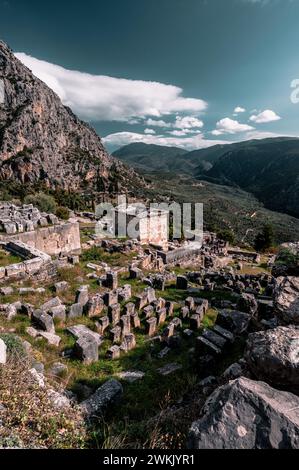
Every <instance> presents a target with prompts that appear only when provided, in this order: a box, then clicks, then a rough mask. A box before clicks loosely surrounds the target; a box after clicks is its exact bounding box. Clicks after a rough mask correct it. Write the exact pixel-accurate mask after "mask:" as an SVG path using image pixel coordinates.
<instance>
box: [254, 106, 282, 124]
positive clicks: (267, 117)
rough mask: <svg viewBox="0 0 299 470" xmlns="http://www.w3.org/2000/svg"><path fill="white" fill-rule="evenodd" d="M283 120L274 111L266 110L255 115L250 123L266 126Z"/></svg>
mask: <svg viewBox="0 0 299 470" xmlns="http://www.w3.org/2000/svg"><path fill="white" fill-rule="evenodd" d="M280 119H281V117H280V116H278V115H277V114H276V113H275V112H274V111H272V110H271V109H266V110H265V111H262V112H261V113H259V114H253V115H252V116H251V117H250V121H252V122H256V123H257V124H264V123H266V122H273V121H279V120H280Z"/></svg>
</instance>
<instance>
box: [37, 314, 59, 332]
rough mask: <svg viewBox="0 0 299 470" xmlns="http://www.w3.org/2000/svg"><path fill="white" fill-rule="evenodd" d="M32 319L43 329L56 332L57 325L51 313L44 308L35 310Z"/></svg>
mask: <svg viewBox="0 0 299 470" xmlns="http://www.w3.org/2000/svg"><path fill="white" fill-rule="evenodd" d="M32 321H33V323H35V324H36V325H37V327H38V328H40V329H42V330H43V331H46V332H47V333H53V334H55V326H54V322H53V318H52V317H51V315H48V314H47V313H45V312H43V311H42V310H34V312H33V314H32Z"/></svg>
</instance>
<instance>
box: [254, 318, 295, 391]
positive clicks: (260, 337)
mask: <svg viewBox="0 0 299 470" xmlns="http://www.w3.org/2000/svg"><path fill="white" fill-rule="evenodd" d="M245 358H246V361H247V363H248V366H249V368H250V370H251V371H252V372H253V373H254V375H255V376H256V377H257V378H258V379H260V380H264V381H266V382H269V383H271V384H272V385H274V386H277V387H279V388H282V389H284V390H290V391H294V392H299V360H298V358H299V328H295V327H294V328H292V327H290V328H286V327H278V328H276V329H274V330H268V331H260V332H258V333H252V334H251V335H249V337H248V341H247V347H246V351H245Z"/></svg>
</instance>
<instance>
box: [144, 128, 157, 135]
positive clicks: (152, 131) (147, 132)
mask: <svg viewBox="0 0 299 470" xmlns="http://www.w3.org/2000/svg"><path fill="white" fill-rule="evenodd" d="M144 133H145V134H148V135H155V134H156V131H154V129H145V130H144Z"/></svg>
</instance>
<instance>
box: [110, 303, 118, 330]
mask: <svg viewBox="0 0 299 470" xmlns="http://www.w3.org/2000/svg"><path fill="white" fill-rule="evenodd" d="M120 314H121V308H120V304H113V305H110V306H109V308H108V317H109V320H110V322H111V323H112V325H113V326H116V325H118V323H119V322H120Z"/></svg>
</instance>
